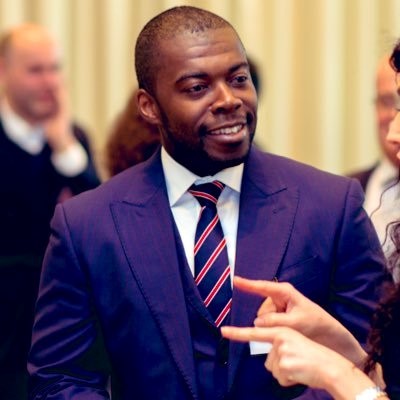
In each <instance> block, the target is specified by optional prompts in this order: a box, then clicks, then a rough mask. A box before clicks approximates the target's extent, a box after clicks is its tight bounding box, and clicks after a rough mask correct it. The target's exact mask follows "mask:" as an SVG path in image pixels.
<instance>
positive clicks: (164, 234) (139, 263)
mask: <svg viewBox="0 0 400 400" xmlns="http://www.w3.org/2000/svg"><path fill="white" fill-rule="evenodd" d="M146 165H150V167H149V168H144V169H143V175H142V176H139V177H137V176H135V181H134V182H135V183H137V182H143V184H142V185H137V184H136V186H135V185H134V184H133V185H132V186H133V189H132V191H130V192H129V193H128V195H127V196H126V198H125V199H124V201H122V202H116V203H113V204H112V205H111V209H112V214H113V217H114V221H115V225H116V228H117V232H118V235H119V237H120V240H121V243H122V246H123V249H124V252H125V254H126V257H127V259H128V262H129V267H130V268H131V271H132V274H133V276H134V278H135V279H136V281H137V283H138V285H139V287H140V289H141V291H142V294H143V296H144V298H145V299H146V301H147V303H148V306H149V309H150V310H151V313H152V315H153V317H154V318H155V319H156V321H157V322H158V324H159V327H160V330H161V331H162V336H164V337H165V338H166V341H167V343H168V346H169V348H170V351H171V354H172V356H173V358H174V360H175V362H176V364H177V366H178V369H179V370H180V371H181V373H182V375H183V377H184V380H185V381H186V383H187V384H188V386H189V390H190V392H191V393H192V395H193V397H194V398H197V388H196V381H195V375H196V374H195V368H194V362H193V352H192V343H191V336H190V328H189V321H188V317H187V310H186V305H185V297H184V290H183V287H182V279H181V275H180V271H179V261H178V255H177V246H176V240H175V236H174V227H173V217H172V213H171V211H170V207H169V203H168V197H167V193H166V188H165V183H164V178H163V174H162V168H161V162H160V158H159V155H158V156H156V157H154V158H153V159H152V161H151V163H150V164H149V163H147V164H146ZM132 301H134V300H132ZM149 339H150V340H151V338H149Z"/></svg>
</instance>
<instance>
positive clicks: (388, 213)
mask: <svg viewBox="0 0 400 400" xmlns="http://www.w3.org/2000/svg"><path fill="white" fill-rule="evenodd" d="M395 76H396V74H395V71H394V70H393V68H392V67H391V66H390V64H389V55H387V54H386V55H385V56H383V57H382V58H381V59H380V60H379V63H378V66H377V70H376V98H375V115H376V126H377V138H378V142H379V147H380V149H381V158H380V160H379V161H377V162H376V163H375V164H374V165H373V166H372V167H370V168H367V169H365V170H361V171H358V172H354V173H352V174H350V176H351V177H353V178H357V179H358V180H359V181H360V183H361V186H362V187H363V189H364V191H365V201H364V208H365V210H366V211H367V213H368V215H370V216H371V219H372V222H373V224H374V226H375V228H376V231H377V233H378V237H379V240H380V242H381V244H382V246H383V250H384V253H385V255H386V256H388V255H389V254H391V253H392V251H393V248H394V247H393V242H392V241H391V240H390V237H389V236H388V235H387V234H386V227H387V225H388V224H389V223H390V222H391V221H394V220H397V219H398V218H399V216H400V213H399V210H400V187H399V185H396V183H397V181H398V179H399V166H400V161H399V159H398V158H397V156H396V154H397V151H398V146H397V145H396V144H394V143H391V142H389V141H387V140H386V136H387V134H388V131H389V124H390V122H391V121H392V120H393V118H394V117H395V115H396V112H397V110H398V109H400V100H399V96H398V94H397V85H396V80H395ZM396 278H398V276H396Z"/></svg>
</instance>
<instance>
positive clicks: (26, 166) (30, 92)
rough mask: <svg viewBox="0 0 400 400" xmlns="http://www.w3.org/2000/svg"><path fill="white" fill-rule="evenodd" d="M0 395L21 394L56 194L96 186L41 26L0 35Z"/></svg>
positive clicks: (57, 61)
mask: <svg viewBox="0 0 400 400" xmlns="http://www.w3.org/2000/svg"><path fill="white" fill-rule="evenodd" d="M0 85H1V89H2V95H1V98H0V181H1V186H0V304H1V306H0V307H1V309H0V327H1V328H0V398H2V399H7V400H11V399H12V400H13V399H24V398H26V395H25V392H26V386H25V382H26V380H27V379H26V378H27V372H26V360H27V353H28V350H29V345H30V337H31V329H32V323H33V310H34V303H35V300H36V295H37V289H38V281H39V276H40V268H41V263H42V259H43V255H44V251H45V247H46V244H47V242H48V238H49V234H50V227H49V225H50V219H51V216H52V215H53V212H54V208H55V205H56V203H57V201H58V199H59V198H60V196H64V197H65V195H66V194H67V195H71V194H77V193H80V192H82V191H84V190H87V189H91V188H94V187H95V186H97V185H98V184H99V178H98V176H97V173H96V170H95V167H94V164H93V160H92V157H91V154H90V152H89V144H88V138H87V136H86V134H85V133H84V132H83V130H82V129H80V128H79V127H78V126H76V125H73V124H72V123H71V119H70V115H69V108H68V100H67V94H66V90H65V87H64V82H63V77H62V73H61V53H60V49H59V47H58V45H57V43H56V41H55V40H54V38H53V37H52V36H51V34H50V33H49V32H48V31H47V30H45V29H44V28H43V27H41V26H37V25H33V24H24V25H20V26H17V27H14V28H12V29H11V30H9V31H7V32H5V33H4V35H3V36H2V37H1V38H0Z"/></svg>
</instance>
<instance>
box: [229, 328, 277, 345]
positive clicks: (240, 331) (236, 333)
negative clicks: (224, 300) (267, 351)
mask: <svg viewBox="0 0 400 400" xmlns="http://www.w3.org/2000/svg"><path fill="white" fill-rule="evenodd" d="M279 331H281V328H275V327H273V328H259V327H254V328H251V327H246V328H239V327H236V326H223V327H221V334H222V336H223V337H225V338H227V339H231V340H236V341H238V342H251V341H258V342H269V343H272V342H273V341H274V339H275V336H276V335H277V334H278V333H279Z"/></svg>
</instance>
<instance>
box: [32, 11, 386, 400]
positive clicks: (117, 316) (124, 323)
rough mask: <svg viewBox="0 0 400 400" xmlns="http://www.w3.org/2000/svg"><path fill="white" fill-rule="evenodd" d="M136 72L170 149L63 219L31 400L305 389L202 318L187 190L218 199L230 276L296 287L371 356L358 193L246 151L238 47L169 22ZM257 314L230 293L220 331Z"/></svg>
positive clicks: (244, 395)
mask: <svg viewBox="0 0 400 400" xmlns="http://www.w3.org/2000/svg"><path fill="white" fill-rule="evenodd" d="M135 63H136V72H137V77H138V82H139V87H140V90H139V94H138V104H139V109H140V112H141V115H142V116H143V118H145V119H146V121H148V122H150V123H152V124H155V125H157V126H158V129H159V131H160V135H161V139H162V148H161V150H160V151H158V152H157V153H156V154H155V155H154V156H152V158H150V159H149V160H147V161H146V162H144V163H142V164H139V165H137V166H135V167H132V168H130V169H128V170H126V171H124V172H122V173H121V174H119V175H117V176H115V177H114V178H112V179H111V180H109V181H108V182H107V183H105V184H103V185H102V186H100V187H99V188H98V189H95V190H93V191H90V192H87V193H85V194H82V195H80V196H78V197H76V198H74V199H71V200H69V201H67V202H65V203H63V204H62V205H59V206H58V207H57V210H56V212H55V215H54V218H53V222H52V232H53V233H52V236H51V239H50V243H49V246H48V249H47V253H46V256H45V261H44V266H43V273H42V278H41V285H40V294H39V298H38V301H37V307H36V320H35V325H34V329H33V341H32V347H31V353H30V361H29V365H28V368H29V371H30V374H31V384H32V386H31V398H32V399H80V400H82V399H91V400H94V399H106V398H108V396H109V395H108V392H107V390H106V388H107V381H108V376H109V374H110V373H111V374H112V381H111V387H112V389H113V390H116V391H117V392H118V395H115V397H114V398H122V399H126V400H128V399H149V400H150V399H151V400H154V399H164V400H168V399H174V400H181V399H182V400H183V399H185V400H186V399H207V400H210V399H252V400H257V399H275V398H289V397H295V396H296V395H298V394H301V393H302V390H303V389H304V388H301V387H295V388H290V389H288V388H283V387H280V386H279V384H278V383H277V381H275V380H274V379H273V377H272V376H271V374H270V373H268V372H267V371H266V370H265V368H264V361H265V356H266V355H265V353H266V351H267V349H264V348H260V346H257V344H254V345H252V346H249V345H245V344H243V343H228V342H226V341H224V340H223V339H222V337H221V335H220V330H219V328H218V326H217V325H218V324H216V323H215V322H214V319H213V318H212V317H211V314H210V312H209V310H208V309H207V308H206V305H205V303H204V302H203V300H202V298H201V296H200V292H199V290H198V288H197V287H196V284H195V279H193V277H194V276H196V271H195V269H196V268H195V265H194V264H195V261H194V253H193V252H194V241H195V232H196V225H197V220H198V219H199V214H200V211H201V207H200V205H199V203H198V202H197V200H196V199H195V198H194V197H193V196H192V194H191V193H189V192H188V189H189V188H191V187H192V185H193V184H203V183H205V182H214V181H219V182H222V184H223V185H221V184H220V183H218V185H219V186H224V188H223V191H222V194H221V196H220V197H219V199H218V203H217V208H218V215H219V219H220V221H221V225H222V228H223V232H224V234H225V239H226V248H227V256H228V259H229V266H230V276H232V275H233V274H238V275H240V276H243V277H247V278H251V279H268V280H272V279H275V280H279V281H288V282H291V283H292V284H293V285H294V286H295V287H296V288H298V289H299V290H300V291H301V292H302V293H304V294H305V295H307V296H308V297H309V298H311V299H312V300H313V301H316V302H317V303H319V304H320V305H321V306H323V307H324V308H325V309H327V310H328V311H329V312H331V313H332V314H333V315H334V316H335V317H337V318H338V319H339V320H340V321H341V322H342V323H344V324H345V325H346V326H347V327H348V328H349V329H350V330H351V331H352V332H353V333H354V334H355V335H356V337H357V338H358V339H359V340H360V341H362V342H364V341H365V339H366V334H367V331H368V328H369V319H370V316H371V313H372V311H373V309H374V307H375V304H376V299H377V297H378V296H379V290H378V289H379V287H380V285H381V283H382V282H383V281H384V279H385V274H384V261H383V256H382V254H381V251H380V246H379V243H378V240H377V237H376V234H375V231H374V230H373V228H372V226H371V223H370V220H369V219H368V217H367V216H366V214H365V212H364V211H363V209H362V201H363V195H362V190H361V187H360V185H359V184H358V183H357V182H356V181H355V180H351V179H348V178H343V177H337V176H334V175H331V174H328V173H324V172H321V171H318V170H317V169H314V168H312V167H309V166H305V165H303V164H300V163H297V162H295V161H291V160H288V159H286V158H282V157H278V156H274V155H271V154H265V153H262V152H261V151H259V150H257V149H255V148H251V143H252V140H253V136H254V133H255V129H256V121H257V95H256V91H255V89H254V86H253V84H252V81H251V78H250V73H249V67H248V62H247V58H246V53H245V50H244V48H243V45H242V43H241V41H240V39H239V37H238V35H237V33H236V32H235V30H234V29H233V28H232V26H231V25H230V24H229V23H228V22H227V21H225V20H224V19H222V18H220V17H218V16H217V15H215V14H212V13H209V12H207V11H204V10H201V9H198V8H194V7H187V6H184V7H175V8H172V9H170V10H167V11H165V12H163V13H161V14H160V15H158V16H156V17H155V18H154V19H152V20H151V21H150V22H149V23H148V24H147V25H146V26H145V27H144V28H143V30H142V31H141V33H140V35H139V37H138V40H137V43H136V49H135ZM224 243H225V242H224ZM228 280H229V281H230V277H229V275H228ZM196 281H197V278H196ZM261 301H262V299H258V298H255V297H252V296H250V295H248V294H246V293H240V292H237V291H235V289H233V294H232V302H231V303H230V302H229V303H228V305H230V307H228V314H227V318H226V320H229V321H230V323H231V324H232V325H236V326H248V325H250V324H251V323H252V321H253V320H254V318H255V316H256V312H257V309H258V307H259V305H260V303H261ZM105 357H107V358H108V361H109V365H108V363H106V362H104V363H103V362H102V360H104V358H105ZM314 394H315V393H314ZM303 395H304V396H311V395H312V393H310V392H309V391H306V392H304V393H303Z"/></svg>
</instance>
